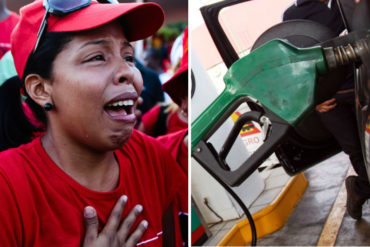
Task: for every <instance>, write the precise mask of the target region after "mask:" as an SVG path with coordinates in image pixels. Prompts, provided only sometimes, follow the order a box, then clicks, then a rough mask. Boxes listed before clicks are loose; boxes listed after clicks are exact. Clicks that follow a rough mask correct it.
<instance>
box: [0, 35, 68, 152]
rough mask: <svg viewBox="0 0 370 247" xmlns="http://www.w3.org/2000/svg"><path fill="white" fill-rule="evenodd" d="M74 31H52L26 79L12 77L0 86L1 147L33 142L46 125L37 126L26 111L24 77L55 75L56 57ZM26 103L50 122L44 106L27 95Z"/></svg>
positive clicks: (27, 70)
mask: <svg viewBox="0 0 370 247" xmlns="http://www.w3.org/2000/svg"><path fill="white" fill-rule="evenodd" d="M71 37H72V36H71V33H66V32H64V33H63V32H60V33H56V32H48V33H46V34H45V36H44V39H43V40H42V42H41V43H40V45H39V47H38V48H37V50H36V52H35V53H33V54H31V55H30V56H29V58H28V60H27V64H26V67H25V70H24V73H23V78H22V79H23V80H20V78H19V77H17V76H16V77H12V78H10V79H8V80H7V81H5V82H4V84H3V85H2V86H1V87H0V151H3V150H5V149H8V148H11V147H17V146H19V145H21V144H24V143H27V142H30V141H31V140H32V137H33V136H34V133H35V132H37V131H42V129H40V128H37V127H36V126H34V125H33V124H32V123H31V122H30V121H29V119H28V117H27V116H26V115H25V113H24V111H23V107H22V103H21V96H20V90H21V88H23V91H24V92H25V93H26V96H27V92H26V90H25V88H24V79H25V78H26V77H27V75H29V74H39V75H40V76H42V77H43V78H45V79H50V78H51V71H52V66H53V61H54V59H55V57H56V56H57V54H58V53H59V52H60V51H61V50H62V49H63V47H64V46H65V45H66V44H67V43H68V42H69V41H70V40H71ZM25 102H26V104H27V105H28V106H29V107H30V109H31V110H32V111H33V113H34V114H35V117H36V118H37V119H38V120H39V121H40V122H42V123H43V124H44V125H46V115H45V112H44V109H43V108H42V107H41V106H39V105H38V104H37V103H36V102H34V101H33V100H32V99H31V98H30V97H28V96H27V99H26V101H25Z"/></svg>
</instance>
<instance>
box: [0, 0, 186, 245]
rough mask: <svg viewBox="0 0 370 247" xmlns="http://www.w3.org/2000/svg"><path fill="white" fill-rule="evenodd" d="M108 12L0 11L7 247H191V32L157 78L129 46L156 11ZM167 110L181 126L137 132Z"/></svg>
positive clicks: (85, 5)
mask: <svg viewBox="0 0 370 247" xmlns="http://www.w3.org/2000/svg"><path fill="white" fill-rule="evenodd" d="M106 2H107V1H97V2H95V1H91V2H90V1H69V4H72V5H70V6H67V5H58V1H44V4H43V1H34V2H32V3H30V4H28V5H26V6H24V7H22V8H21V9H20V15H19V16H18V14H16V13H14V12H11V11H9V10H8V9H7V8H6V3H5V0H1V1H0V3H1V5H0V11H1V12H0V29H1V30H2V32H1V36H0V45H1V47H0V48H1V54H0V56H1V57H2V58H1V61H0V73H1V76H0V80H1V82H0V98H1V99H0V151H1V153H0V195H1V197H2V200H1V202H0V208H1V209H2V210H0V215H1V216H0V218H1V219H0V227H1V229H3V231H2V233H0V242H1V243H2V245H4V246H51V245H52V246H136V245H143V246H178V247H180V246H187V242H188V241H187V235H188V233H187V229H188V227H187V223H188V219H187V215H188V204H187V202H188V191H187V189H188V185H187V165H188V160H187V159H188V155H187V153H188V148H187V147H188V141H187V128H188V125H187V109H188V107H187V84H188V82H187V72H188V63H187V62H188V59H187V57H188V50H187V49H188V39H187V30H183V31H184V32H183V33H182V35H181V38H180V39H181V42H180V43H181V49H182V56H181V57H180V58H179V59H178V60H177V61H174V67H175V66H176V68H175V72H174V73H173V75H169V76H167V77H163V76H161V73H158V72H159V71H155V70H153V69H151V68H149V66H148V64H147V62H146V60H145V59H144V60H143V61H140V59H135V56H136V54H135V51H134V44H133V42H135V41H137V40H142V39H145V38H148V37H150V36H152V35H154V34H155V33H156V32H157V31H158V30H159V28H160V27H161V26H162V24H163V22H164V15H163V10H162V8H161V7H160V6H159V5H157V4H155V3H114V4H113V3H112V4H111V3H106ZM108 2H109V1H108ZM45 3H47V4H45ZM96 16H99V18H96ZM136 20H141V21H140V22H137V21H136ZM148 51H150V48H148ZM168 52H170V50H168ZM162 73H163V71H162ZM161 78H162V80H161ZM173 87H175V88H176V90H173ZM164 92H166V93H167V94H168V96H169V98H168V99H167V102H165V98H164ZM164 103H166V104H168V105H173V107H175V109H176V110H175V112H176V113H178V114H180V113H181V118H180V117H179V120H178V121H182V122H181V124H180V126H177V128H173V127H172V125H173V121H166V120H165V121H164V125H166V127H165V129H166V130H165V131H162V132H161V133H160V134H157V135H152V136H153V137H151V136H150V134H151V133H149V131H140V129H141V127H140V126H143V125H144V123H146V121H145V120H144V119H146V120H148V119H150V118H157V116H151V117H148V116H147V115H146V114H147V112H150V111H152V108H156V107H157V105H159V104H164ZM176 104H177V105H178V106H176ZM165 114H166V115H167V116H166V117H165V118H166V119H167V118H168V116H169V115H170V114H168V112H166V113H165ZM152 115H153V114H152ZM154 115H155V114H154ZM175 124H178V122H176V123H175ZM138 129H139V130H138ZM143 132H146V133H147V134H148V135H147V134H144V133H143Z"/></svg>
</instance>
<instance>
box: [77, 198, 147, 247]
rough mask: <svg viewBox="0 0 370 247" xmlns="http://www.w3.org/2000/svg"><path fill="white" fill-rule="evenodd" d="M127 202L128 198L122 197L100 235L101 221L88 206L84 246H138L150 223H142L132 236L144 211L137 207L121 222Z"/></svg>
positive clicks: (85, 217)
mask: <svg viewBox="0 0 370 247" xmlns="http://www.w3.org/2000/svg"><path fill="white" fill-rule="evenodd" d="M126 202H127V196H122V197H120V199H119V200H118V201H117V203H116V205H115V206H114V208H113V210H112V212H111V215H110V216H109V218H108V221H107V224H106V225H105V226H104V228H103V230H102V231H101V232H100V233H98V225H99V220H98V216H97V213H96V211H95V209H94V208H93V207H91V206H87V207H86V208H85V209H84V222H85V227H86V233H85V238H84V243H83V246H89V247H91V246H94V247H95V246H96V247H97V246H99V247H100V246H101V247H106V246H109V247H111V246H124V247H134V246H136V244H137V242H138V241H139V240H140V239H141V237H142V236H143V234H144V232H145V231H146V229H147V227H148V222H147V221H146V220H143V221H141V222H140V224H139V225H138V226H137V227H136V229H134V230H133V231H132V233H131V234H130V232H131V228H132V226H133V225H134V223H135V222H136V220H137V218H138V216H139V215H140V213H141V212H142V211H143V206H141V205H136V206H135V207H134V208H133V209H132V210H131V211H130V213H129V214H128V215H127V216H126V217H125V218H124V219H123V220H121V219H122V212H123V209H124V208H125V205H126Z"/></svg>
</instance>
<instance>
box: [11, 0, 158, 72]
mask: <svg viewBox="0 0 370 247" xmlns="http://www.w3.org/2000/svg"><path fill="white" fill-rule="evenodd" d="M44 14H45V8H44V7H43V1H35V2H33V3H31V4H29V5H26V6H25V7H23V8H21V10H20V19H19V22H18V24H17V26H16V27H15V28H14V30H13V32H12V37H11V51H12V54H13V58H14V65H15V68H16V70H17V73H18V76H19V78H23V72H24V69H25V66H26V63H27V60H28V57H29V56H30V54H31V53H32V51H33V49H34V47H35V45H36V41H37V32H38V30H39V28H40V25H41V22H42V19H43V16H44ZM118 18H119V20H120V22H121V23H122V24H123V26H124V27H125V35H126V38H127V39H128V41H136V40H140V39H144V38H146V37H149V36H151V35H153V34H154V33H155V32H156V31H157V30H158V29H159V28H160V27H161V26H162V24H163V21H164V13H163V10H162V8H161V7H160V6H159V5H158V4H155V3H120V4H101V3H98V2H95V1H92V2H91V3H90V5H89V6H87V7H85V8H82V9H79V10H77V11H75V12H72V13H69V14H67V15H65V16H63V17H57V16H54V15H52V14H50V16H49V17H48V19H47V21H48V26H47V31H51V32H73V31H83V30H89V29H92V28H96V27H99V26H102V25H104V24H106V23H109V22H111V21H113V20H115V19H118Z"/></svg>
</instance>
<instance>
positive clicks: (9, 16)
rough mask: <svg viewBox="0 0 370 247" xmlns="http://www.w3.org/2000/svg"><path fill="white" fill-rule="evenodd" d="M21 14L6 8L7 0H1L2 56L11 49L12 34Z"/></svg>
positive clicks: (0, 34)
mask: <svg viewBox="0 0 370 247" xmlns="http://www.w3.org/2000/svg"><path fill="white" fill-rule="evenodd" d="M18 20H19V16H18V15H17V14H16V13H14V12H12V11H9V10H8V9H7V8H6V0H0V58H1V57H2V56H3V55H4V54H5V53H6V52H7V51H9V50H10V35H11V33H12V31H13V29H14V27H15V25H16V24H17V22H18Z"/></svg>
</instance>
